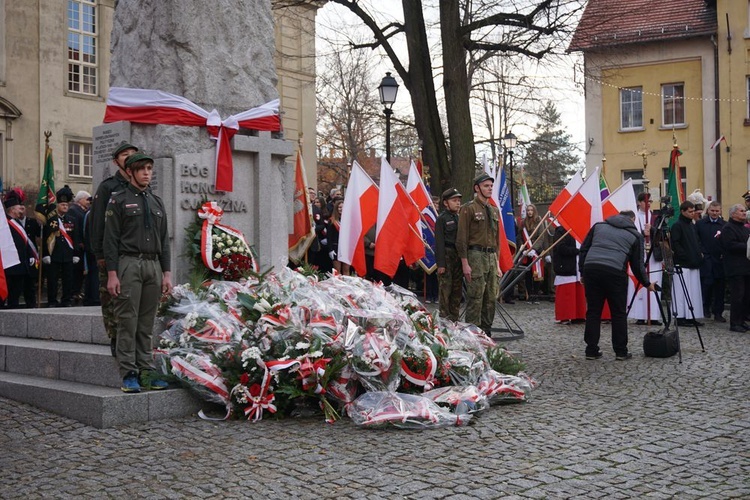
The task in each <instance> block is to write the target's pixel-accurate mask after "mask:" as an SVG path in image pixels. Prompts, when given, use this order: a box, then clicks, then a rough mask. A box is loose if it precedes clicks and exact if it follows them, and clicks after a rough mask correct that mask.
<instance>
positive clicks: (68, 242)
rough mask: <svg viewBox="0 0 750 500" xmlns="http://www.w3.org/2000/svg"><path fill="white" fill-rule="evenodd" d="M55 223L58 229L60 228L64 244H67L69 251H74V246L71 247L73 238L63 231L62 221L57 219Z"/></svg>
mask: <svg viewBox="0 0 750 500" xmlns="http://www.w3.org/2000/svg"><path fill="white" fill-rule="evenodd" d="M57 221H58V227H59V228H60V234H61V235H62V237H63V239H64V240H65V243H67V244H68V246H69V247H70V249H71V250H75V246H74V245H73V238H71V237H70V235H69V234H68V232H67V231H66V230H65V226H64V225H63V221H62V219H57Z"/></svg>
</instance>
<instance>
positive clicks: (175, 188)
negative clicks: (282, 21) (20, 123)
mask: <svg viewBox="0 0 750 500" xmlns="http://www.w3.org/2000/svg"><path fill="white" fill-rule="evenodd" d="M274 51H275V45H274V27H273V16H272V13H271V3H270V2H268V1H262V0H232V1H221V2H208V3H207V2H205V1H203V0H140V1H137V2H136V1H126V0H121V1H119V2H117V7H116V9H115V18H114V26H113V32H112V68H111V77H110V86H111V87H125V88H132V89H152V90H160V91H163V92H168V93H170V94H174V95H177V96H181V97H184V98H185V99H187V100H189V101H192V102H193V103H194V104H196V105H198V106H200V107H201V108H203V109H205V110H207V111H211V110H213V109H216V111H217V112H218V113H219V115H220V116H221V118H222V119H224V118H226V117H228V116H230V115H234V114H237V113H240V112H242V111H246V110H248V109H251V108H255V107H257V106H261V105H263V104H265V103H267V102H269V101H272V100H273V99H277V98H278V93H277V90H276V68H275V64H274ZM123 139H124V140H129V141H130V142H131V143H133V144H136V145H137V146H139V147H140V148H142V149H143V150H145V151H146V152H148V153H149V154H150V155H151V156H152V157H153V158H154V159H155V181H154V182H153V183H152V188H153V189H154V191H155V192H156V194H158V195H159V196H161V197H162V199H163V200H164V202H165V205H166V208H167V212H168V215H169V217H170V221H169V222H170V236H171V238H172V256H173V267H172V269H173V271H174V275H175V276H174V279H173V281H174V282H175V283H180V282H184V281H185V279H186V277H187V272H188V261H187V259H186V258H185V254H186V250H187V247H186V232H185V228H186V227H187V226H188V224H190V222H191V221H192V220H193V219H194V217H195V214H196V210H197V208H198V207H199V206H200V204H201V201H202V200H203V199H204V198H207V199H208V200H211V201H216V202H218V203H219V205H220V206H222V207H223V208H224V211H225V215H224V218H223V219H222V223H223V224H227V225H230V226H233V227H235V228H237V229H240V230H241V231H243V232H244V233H245V236H246V238H247V240H248V242H249V243H250V244H251V245H253V246H254V247H255V250H256V252H257V253H258V256H259V261H260V267H261V270H262V271H265V270H267V269H269V268H270V267H274V268H276V269H279V268H280V267H282V266H285V265H286V263H287V244H288V232H289V227H290V221H291V217H292V211H291V207H292V203H291V202H292V197H293V190H294V171H293V165H292V164H291V163H288V162H287V161H286V158H287V157H288V156H290V155H291V154H292V153H293V151H294V147H295V146H294V144H293V143H291V142H289V141H285V140H284V139H283V138H282V136H281V134H278V133H272V132H262V131H248V130H242V129H240V131H239V132H238V133H237V135H235V136H234V138H233V139H232V140H231V146H232V161H233V164H234V166H233V169H234V170H233V175H234V181H233V189H232V191H231V192H224V191H217V190H216V188H215V184H214V177H215V168H216V167H215V156H216V143H215V142H214V141H213V140H211V138H210V136H209V134H208V132H207V129H206V128H205V127H197V126H174V125H142V124H137V123H129V122H115V123H108V124H105V125H102V126H99V127H96V128H95V129H94V184H95V185H98V182H100V181H101V179H103V178H104V177H106V176H107V175H111V174H112V173H113V170H114V168H115V167H114V165H113V164H112V160H111V157H110V156H109V152H111V150H112V146H113V145H114V144H116V143H117V142H119V141H120V140H123Z"/></svg>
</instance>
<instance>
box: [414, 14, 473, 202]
mask: <svg viewBox="0 0 750 500" xmlns="http://www.w3.org/2000/svg"><path fill="white" fill-rule="evenodd" d="M404 3H406V2H404ZM460 27H461V18H460V5H459V0H441V2H440V35H441V38H442V45H443V89H444V92H445V108H446V109H445V111H446V113H445V115H446V117H447V120H448V135H449V137H450V165H451V173H452V175H451V181H452V184H453V186H455V187H456V188H457V189H458V190H459V191H461V193H463V194H464V197H466V199H469V197H468V196H467V195H469V194H470V193H471V192H472V179H473V178H474V172H475V164H476V152H475V150H474V132H473V128H472V124H471V111H470V109H469V77H468V74H467V71H466V49H465V48H464V46H463V43H462V40H461V38H460V37H459V34H458V33H459V28H460Z"/></svg>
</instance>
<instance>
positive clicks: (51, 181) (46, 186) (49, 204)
mask: <svg viewBox="0 0 750 500" xmlns="http://www.w3.org/2000/svg"><path fill="white" fill-rule="evenodd" d="M55 201H56V200H55V166H54V165H53V164H52V148H50V147H49V146H47V148H46V151H45V155H44V174H43V175H42V183H41V184H40V185H39V195H38V196H37V198H36V215H37V218H39V219H40V220H41V221H42V223H44V222H46V221H47V216H48V215H49V213H50V212H51V211H52V210H54V208H55Z"/></svg>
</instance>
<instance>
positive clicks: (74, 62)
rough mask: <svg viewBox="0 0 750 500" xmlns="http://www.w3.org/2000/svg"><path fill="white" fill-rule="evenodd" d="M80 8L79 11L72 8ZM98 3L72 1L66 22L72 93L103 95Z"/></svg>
mask: <svg viewBox="0 0 750 500" xmlns="http://www.w3.org/2000/svg"><path fill="white" fill-rule="evenodd" d="M74 6H77V11H76V10H74V9H73V8H72V7H74ZM97 18H98V11H97V6H96V0H68V1H67V14H66V19H67V23H68V30H67V36H68V38H67V51H68V52H67V55H68V71H67V77H66V79H67V83H66V88H67V89H68V92H71V93H75V94H82V95H89V96H96V95H99V36H98V34H97V33H98V31H99V30H98V28H97V24H98V19H97Z"/></svg>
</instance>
